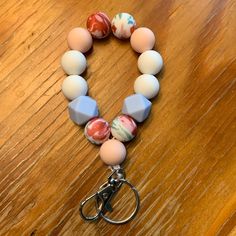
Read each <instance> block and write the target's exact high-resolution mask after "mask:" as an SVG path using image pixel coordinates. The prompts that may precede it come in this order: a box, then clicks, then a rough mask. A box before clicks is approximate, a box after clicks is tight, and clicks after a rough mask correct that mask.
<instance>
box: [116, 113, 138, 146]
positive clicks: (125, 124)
mask: <svg viewBox="0 0 236 236" xmlns="http://www.w3.org/2000/svg"><path fill="white" fill-rule="evenodd" d="M111 133H112V135H113V137H114V138H116V139H118V140H119V141H121V142H128V141H130V140H132V139H133V138H134V137H135V136H136V134H137V125H136V123H135V122H134V120H133V119H132V118H131V117H130V116H127V115H120V116H118V117H116V118H115V119H114V120H113V121H112V125H111Z"/></svg>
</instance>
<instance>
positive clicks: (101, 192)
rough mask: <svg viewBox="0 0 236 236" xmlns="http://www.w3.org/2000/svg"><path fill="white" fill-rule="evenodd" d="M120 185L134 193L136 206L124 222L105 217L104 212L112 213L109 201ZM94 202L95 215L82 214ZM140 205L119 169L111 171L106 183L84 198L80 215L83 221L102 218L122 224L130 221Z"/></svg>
mask: <svg viewBox="0 0 236 236" xmlns="http://www.w3.org/2000/svg"><path fill="white" fill-rule="evenodd" d="M122 184H127V185H128V186H129V187H130V188H131V190H132V191H133V192H134V195H135V200H136V206H135V209H134V211H133V212H132V214H131V215H130V216H129V217H127V218H126V219H124V220H112V219H110V218H108V217H107V216H106V212H112V211H113V208H112V205H111V200H112V198H113V197H114V196H115V194H116V193H117V192H118V191H119V189H120V188H121V186H122ZM92 199H93V200H95V208H96V214H95V215H94V216H88V215H85V214H84V211H83V208H84V206H85V205H86V203H88V201H90V200H92ZM139 205H140V200H139V194H138V192H137V190H136V189H135V188H134V186H133V185H132V184H131V183H129V182H128V181H127V180H126V179H125V174H124V171H123V170H122V169H121V168H120V167H119V168H115V169H113V172H112V174H111V175H110V176H109V177H108V180H107V182H105V183H104V184H102V185H101V186H100V188H99V189H98V191H97V192H96V193H95V194H93V195H91V196H90V197H88V198H86V199H85V200H84V201H82V202H81V203H80V215H81V217H82V218H83V219H84V220H87V221H95V220H97V219H98V218H100V217H101V218H103V219H104V220H105V221H107V222H109V223H112V224H123V223H126V222H128V221H130V220H131V219H133V217H134V216H135V215H136V214H137V212H138V209H139Z"/></svg>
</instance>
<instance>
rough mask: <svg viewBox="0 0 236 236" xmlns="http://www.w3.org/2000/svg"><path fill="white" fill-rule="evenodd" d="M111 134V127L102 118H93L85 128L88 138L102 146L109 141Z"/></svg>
mask: <svg viewBox="0 0 236 236" xmlns="http://www.w3.org/2000/svg"><path fill="white" fill-rule="evenodd" d="M110 133H111V128H110V125H109V123H108V122H107V121H105V120H104V119H102V118H93V119H92V120H90V121H89V122H88V123H87V124H86V126H85V128H84V134H85V136H86V138H87V139H88V140H89V141H90V142H91V143H94V144H97V145H99V144H102V143H104V142H105V141H106V140H108V139H109V137H110Z"/></svg>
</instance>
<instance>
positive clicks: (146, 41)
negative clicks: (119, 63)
mask: <svg viewBox="0 0 236 236" xmlns="http://www.w3.org/2000/svg"><path fill="white" fill-rule="evenodd" d="M155 41H156V39H155V35H154V33H153V32H152V31H151V30H150V29H148V28H145V27H140V28H138V29H136V30H135V31H134V32H133V34H132V35H131V38H130V44H131V47H132V48H133V49H134V51H136V52H138V53H143V52H145V51H146V50H150V49H152V48H153V47H154V45H155Z"/></svg>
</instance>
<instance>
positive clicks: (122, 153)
mask: <svg viewBox="0 0 236 236" xmlns="http://www.w3.org/2000/svg"><path fill="white" fill-rule="evenodd" d="M100 157H101V159H102V161H103V162H104V163H105V164H107V165H110V166H115V165H119V164H121V163H122V162H123V161H124V159H125V157H126V148H125V146H124V144H123V143H121V142H120V141H118V140H116V139H109V140H108V141H106V142H105V143H103V144H102V146H101V148H100Z"/></svg>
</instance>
